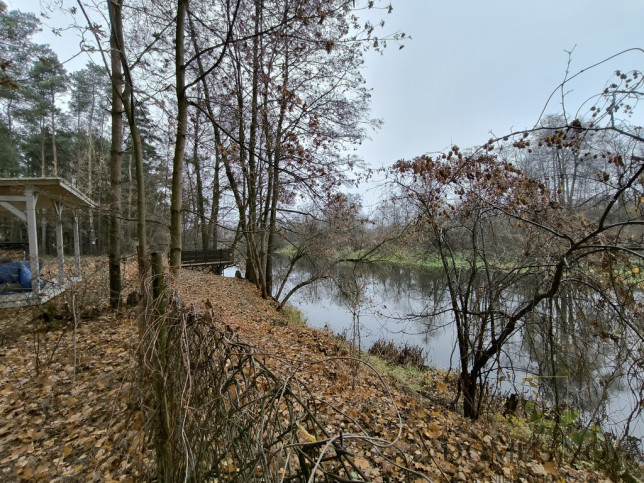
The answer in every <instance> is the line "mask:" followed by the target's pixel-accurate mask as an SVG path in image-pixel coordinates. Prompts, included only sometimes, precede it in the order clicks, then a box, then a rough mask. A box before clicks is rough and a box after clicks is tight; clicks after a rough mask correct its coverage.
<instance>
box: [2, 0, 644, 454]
mask: <svg viewBox="0 0 644 483" xmlns="http://www.w3.org/2000/svg"><path fill="white" fill-rule="evenodd" d="M377 8H379V9H380V12H381V13H382V16H383V17H384V16H386V15H387V14H388V13H389V12H390V10H391V8H390V7H389V6H387V5H384V6H383V5H380V4H379V3H378V2H375V3H374V2H372V1H368V2H364V4H363V3H361V2H354V1H343V0H298V1H286V0H275V1H271V2H262V1H257V0H256V1H247V0H237V1H231V0H222V1H196V0H178V1H177V2H176V4H173V5H171V6H168V5H152V4H150V2H146V1H132V2H128V3H120V4H119V3H115V2H100V3H93V2H87V1H80V0H79V1H78V2H77V3H76V4H75V5H74V6H71V7H69V8H68V11H69V12H70V13H71V14H72V15H73V16H74V18H75V19H76V23H75V27H74V28H77V29H78V32H79V34H80V35H81V37H82V39H83V40H82V43H81V46H82V48H83V49H84V50H87V51H90V52H94V53H95V55H94V59H95V61H94V62H93V63H90V64H88V65H87V67H86V68H84V69H82V70H79V71H76V72H73V73H67V72H66V71H65V69H64V67H63V66H62V65H61V64H60V61H59V59H58V57H57V55H56V53H54V52H53V51H51V49H49V48H48V47H47V46H43V45H37V44H35V43H33V42H32V41H31V38H32V37H33V35H34V33H35V32H36V31H37V29H38V28H40V27H39V22H38V20H37V18H36V17H35V16H34V15H32V14H27V13H22V12H19V11H15V10H12V11H9V10H8V9H7V8H6V6H5V5H4V4H1V3H0V29H1V30H2V32H1V34H2V35H0V39H2V40H0V65H1V67H2V77H1V78H0V104H1V105H2V112H1V113H0V140H1V141H0V142H2V144H3V146H6V147H7V148H6V149H3V150H2V152H1V153H0V175H1V176H4V177H16V176H21V177H26V176H61V177H63V178H65V179H67V180H68V181H70V182H71V183H72V184H73V185H74V186H77V187H80V188H82V189H83V191H84V192H86V193H87V194H88V195H89V196H90V197H91V198H92V199H93V200H95V201H96V202H97V203H99V204H100V206H101V209H100V210H97V211H96V212H94V213H92V214H91V215H90V216H88V218H87V219H86V220H85V226H84V229H83V233H84V237H83V239H84V250H85V252H86V253H92V254H94V253H100V254H104V253H107V254H108V255H109V259H110V287H111V288H110V291H111V296H112V297H111V298H112V306H113V307H117V306H118V305H119V304H120V303H121V300H122V298H123V297H122V293H121V291H122V287H121V283H122V282H121V274H120V270H121V269H120V261H121V259H122V257H123V255H124V254H126V253H133V252H137V254H138V258H139V271H140V275H141V279H144V278H145V277H146V276H147V273H148V270H149V262H148V258H149V254H150V252H152V251H158V250H163V251H167V252H169V257H170V266H171V268H172V269H173V271H174V273H175V274H176V273H178V272H177V269H178V267H179V266H180V262H181V249H182V248H186V249H188V248H199V249H207V248H215V247H222V246H225V247H228V246H233V247H235V248H236V249H237V252H238V254H239V257H240V264H241V265H243V268H244V274H245V277H246V278H247V279H248V280H249V281H251V282H252V283H254V284H256V285H257V287H258V288H259V289H260V292H261V294H262V296H263V297H265V298H271V297H272V298H275V299H276V300H277V301H278V303H279V304H280V306H282V305H283V304H284V303H285V302H286V301H287V300H288V299H289V298H290V296H291V295H292V293H293V292H294V291H295V290H297V289H299V288H300V287H302V286H304V285H306V284H310V283H313V282H315V281H316V280H319V279H321V278H326V277H330V276H332V274H333V269H334V267H336V266H337V265H338V264H340V263H351V264H359V263H362V262H366V261H371V262H373V261H378V260H392V259H396V258H400V257H401V256H403V257H404V258H406V259H410V258H411V259H413V262H414V263H420V262H422V261H426V260H433V261H435V262H437V263H438V265H439V266H440V267H441V268H442V270H443V272H444V274H445V276H446V277H447V290H448V294H449V302H448V303H447V304H446V305H445V306H435V307H430V308H429V310H428V311H427V313H424V314H417V315H422V316H423V317H426V318H427V319H428V320H429V321H430V323H431V319H432V317H435V316H437V315H438V314H440V313H444V312H446V311H447V312H449V313H451V314H452V316H453V318H454V321H455V324H456V327H457V334H458V337H457V338H458V340H457V350H458V354H459V364H460V367H459V380H460V383H459V392H458V396H457V400H460V401H462V404H463V413H464V415H466V416H468V417H471V418H474V419H475V418H477V417H478V415H479V410H480V406H481V404H482V403H483V402H484V395H485V393H484V390H482V388H483V387H484V386H482V382H483V381H484V378H485V375H486V374H487V373H489V371H491V370H493V368H494V367H495V364H497V362H498V358H499V355H500V354H501V353H503V351H504V350H505V348H506V345H507V343H508V341H509V340H510V338H511V337H512V335H513V334H515V333H517V331H520V330H522V329H523V328H525V327H537V329H538V331H539V337H540V338H541V339H543V341H544V344H545V345H544V347H545V348H546V350H545V354H542V355H541V356H542V360H543V363H542V365H541V368H540V370H541V371H542V372H541V374H540V376H544V377H556V376H557V375H558V374H561V373H562V371H563V372H565V371H568V372H570V371H574V370H576V369H577V370H579V367H578V366H575V365H576V364H580V362H579V361H583V358H579V357H571V354H577V355H579V354H580V353H583V351H584V346H580V345H578V344H577V343H576V342H575V337H574V336H572V335H571V334H575V332H578V333H579V332H584V333H587V335H588V337H589V338H590V339H591V340H593V341H594V343H595V344H596V346H597V350H598V351H600V352H601V353H602V354H606V357H608V358H610V360H611V361H612V362H613V364H612V366H611V367H610V370H609V371H608V372H607V373H606V372H602V371H604V368H601V369H597V368H592V367H590V368H588V367H584V369H585V370H586V369H588V370H590V371H596V375H597V377H598V382H597V384H598V387H596V388H595V390H596V391H598V393H599V394H600V395H601V394H602V393H603V392H604V391H607V388H608V387H609V386H610V384H609V383H610V381H617V380H618V379H619V380H623V379H621V378H624V377H625V378H626V379H625V380H626V381H627V382H626V384H627V385H628V386H629V387H630V388H631V390H632V392H633V394H634V396H635V398H636V400H637V401H639V406H636V407H634V408H633V412H632V413H631V419H632V420H635V419H636V418H641V412H642V401H643V400H644V393H643V391H644V385H643V384H642V381H643V380H644V374H643V370H642V367H643V362H642V361H643V360H644V321H643V319H642V315H643V314H642V308H643V304H642V297H641V289H642V280H641V268H642V253H643V252H642V249H643V246H642V243H643V241H644V240H643V238H642V237H643V235H644V233H643V231H642V224H643V222H642V214H643V213H642V210H643V206H642V204H643V203H644V193H643V187H644V178H643V171H644V153H643V150H642V142H643V141H644V137H643V135H642V131H641V128H640V126H638V125H637V122H634V121H633V119H635V120H636V119H637V111H636V107H637V102H638V100H639V98H640V96H641V95H642V93H641V87H642V82H643V80H642V75H641V73H640V72H638V71H632V72H616V73H615V75H614V78H612V79H609V80H608V82H607V84H606V85H605V86H599V88H598V89H597V95H596V96H594V97H592V98H591V99H589V100H588V101H587V102H586V104H584V105H583V106H581V107H580V106H567V105H566V103H565V99H566V94H565V93H566V85H567V82H568V79H569V78H572V77H575V76H576V75H572V74H571V76H570V77H569V78H566V79H565V80H564V81H563V82H562V84H561V85H560V86H559V89H558V90H556V91H555V92H556V93H557V95H559V93H560V94H561V97H562V110H561V112H559V113H557V114H552V115H542V117H541V119H540V121H539V122H538V123H537V125H536V126H535V127H534V128H533V129H530V130H526V131H521V132H515V133H509V134H508V135H507V136H502V137H499V138H493V139H490V140H489V141H488V143H486V144H485V145H483V146H476V147H467V148H464V147H459V146H454V147H452V149H451V150H449V151H448V152H445V153H441V154H438V155H431V156H430V155H422V156H419V157H417V158H415V159H412V160H401V161H398V162H397V163H395V164H393V165H392V166H391V168H390V169H388V180H389V181H388V185H387V188H386V191H387V192H388V194H389V196H387V197H386V199H383V201H382V203H381V204H379V205H378V207H376V208H375V209H374V210H373V212H371V213H365V212H364V211H363V210H362V209H361V206H360V200H359V199H355V198H353V197H351V196H347V195H346V194H344V193H345V192H346V187H347V186H353V185H355V184H356V183H358V182H359V181H360V180H361V179H366V178H368V177H369V176H370V173H369V170H368V166H366V165H364V162H363V161H362V160H359V159H357V158H356V157H355V156H353V155H351V154H347V153H350V152H351V147H352V146H354V145H355V144H357V143H359V142H360V141H361V140H363V139H364V137H365V136H366V135H367V133H368V130H369V129H371V128H373V127H376V126H377V125H378V121H376V120H373V119H371V118H370V115H369V110H368V107H369V94H368V90H367V89H366V87H365V81H364V79H363V78H362V75H361V73H360V67H361V65H362V62H363V54H364V52H365V49H383V48H385V47H386V44H387V43H389V44H393V45H395V46H399V45H402V44H401V42H403V41H404V39H405V36H404V34H402V33H398V34H392V35H390V36H387V35H385V34H381V35H379V32H381V31H382V30H383V29H382V25H383V24H381V23H378V22H373V23H372V22H370V21H365V20H362V17H361V15H362V13H363V12H364V11H367V10H373V9H377ZM61 28H62V26H61ZM633 50H635V51H639V50H640V49H633ZM580 74H581V73H580ZM580 74H579V75H580ZM392 161H393V160H392ZM9 230H15V228H10V229H9ZM14 234H15V232H14V233H10V232H7V233H6V234H4V235H5V236H9V235H14ZM278 249H282V252H283V253H285V254H286V255H287V256H288V257H289V263H290V267H291V268H292V267H294V266H295V264H296V263H298V262H299V261H302V260H305V261H307V262H309V263H310V264H311V265H312V266H313V267H314V270H313V271H311V272H310V278H309V279H307V280H303V281H300V282H298V284H296V285H295V286H292V285H289V284H288V283H287V282H288V277H289V275H290V273H291V269H288V268H287V269H286V270H284V271H283V272H280V273H279V276H277V275H278V274H276V270H275V267H274V264H273V254H274V253H275V252H276V250H278ZM354 273H356V277H355V279H354V280H348V281H347V280H343V281H342V283H343V284H344V290H345V291H346V293H347V296H348V297H349V298H350V299H351V300H353V301H354V302H353V303H354V304H355V305H356V306H357V305H358V304H359V303H360V302H361V295H362V292H361V290H362V289H361V284H360V280H359V272H354ZM528 282H529V283H530V286H531V290H529V291H523V292H521V296H517V292H518V291H517V287H523V286H525V285H526V284H527V283H528ZM563 327H565V329H566V330H565V331H564V330H563ZM600 376H601V377H600ZM562 390H563V389H562ZM560 403H561V404H560ZM565 403H566V402H565V401H560V400H559V392H557V393H556V394H555V404H554V406H555V408H558V407H559V406H561V408H562V409H561V411H564V407H565ZM557 410H558V409H557ZM562 414H563V413H557V412H555V419H556V420H557V421H559V419H560V418H561V417H562V416H561V415H562ZM629 422H630V421H629ZM627 427H628V426H627ZM590 428H591V424H589V425H588V428H587V429H588V431H590ZM591 433H592V431H590V433H588V434H591ZM627 433H628V431H627ZM582 439H583V437H582ZM580 448H581V444H579V449H580Z"/></svg>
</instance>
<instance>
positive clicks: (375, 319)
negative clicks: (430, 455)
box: [278, 265, 644, 438]
mask: <svg viewBox="0 0 644 483" xmlns="http://www.w3.org/2000/svg"><path fill="white" fill-rule="evenodd" d="M278 270H279V267H278ZM309 275H310V273H309V270H307V268H306V267H304V266H302V267H299V268H298V269H297V270H296V271H295V272H294V273H293V274H292V275H291V280H290V282H289V283H290V284H296V283H298V282H299V281H300V280H304V279H306V278H307V277H308V276H309ZM447 301H448V299H447V293H446V291H445V281H444V279H443V275H442V272H441V271H440V270H434V271H430V270H423V271H421V270H405V269H402V268H399V267H394V266H391V265H369V266H365V267H361V268H360V270H359V272H356V267H355V266H354V267H349V266H346V267H343V268H341V269H340V270H339V271H338V272H337V273H336V274H335V276H334V279H333V280H332V279H324V280H320V281H318V282H316V283H314V284H311V285H309V286H307V287H305V288H303V289H300V290H299V291H298V292H296V294H295V295H294V296H293V297H292V298H291V299H290V300H289V303H291V304H292V305H294V306H296V307H298V308H299V309H300V310H301V311H302V313H303V315H304V316H305V318H306V320H307V324H308V325H309V326H311V327H316V328H320V329H321V328H327V329H329V330H331V331H333V332H334V333H337V334H344V335H345V336H346V337H347V339H351V338H352V335H353V334H355V333H356V332H355V331H354V320H356V321H357V322H358V323H359V326H358V327H357V328H359V331H358V333H359V336H360V337H359V341H357V342H359V344H360V347H361V349H362V350H367V349H368V348H369V347H371V345H372V344H373V343H374V342H375V341H377V340H378V339H385V340H390V341H393V342H395V343H397V344H400V345H404V344H408V345H414V346H418V347H420V348H421V349H422V350H423V354H424V356H425V361H426V363H427V365H429V366H434V367H439V368H443V369H449V368H452V369H458V359H457V358H458V351H457V350H456V348H455V347H456V345H455V342H456V331H455V326H454V324H453V323H452V320H453V319H452V316H451V313H450V312H449V310H447V311H445V312H443V313H442V314H439V315H434V316H433V317H423V316H419V315H422V314H427V313H431V312H432V311H436V308H437V307H441V306H446V302H447ZM526 326H527V328H526V329H524V330H523V331H521V332H518V333H516V334H515V336H514V337H513V338H512V339H511V341H510V343H509V344H508V345H507V350H506V351H505V353H504V355H503V357H502V358H501V360H500V363H499V365H500V367H501V371H500V372H498V373H497V372H496V369H495V371H493V372H491V373H490V374H491V377H490V379H489V382H490V383H491V384H492V386H493V387H494V388H495V390H497V391H498V392H499V393H500V394H506V395H507V394H509V393H512V392H516V393H519V394H532V391H533V389H534V387H533V386H534V383H533V382H529V381H526V378H527V377H528V378H529V377H530V376H533V375H535V374H536V375H538V373H539V372H540V370H539V367H543V362H544V361H541V360H539V359H540V357H541V356H540V352H541V350H542V349H541V346H540V344H539V340H540V336H539V334H538V333H537V332H538V331H536V330H535V327H538V325H530V324H526ZM579 337H580V334H578V333H572V334H569V335H567V336H566V340H572V341H573V343H572V344H569V345H566V344H564V346H565V347H566V351H564V352H565V357H563V358H562V359H564V361H563V362H560V365H565V366H566V367H565V374H567V375H566V376H565V379H566V382H567V384H566V389H565V391H566V393H567V394H568V395H569V396H570V397H571V398H572V399H573V400H574V402H575V403H576V404H577V405H578V406H580V409H582V410H583V414H585V415H586V416H587V417H590V416H589V415H590V414H593V412H595V409H596V408H597V407H599V409H598V411H597V412H595V417H599V416H600V415H601V419H602V425H603V427H604V428H608V429H610V430H611V431H612V432H614V433H616V434H617V435H619V434H620V432H623V428H624V426H625V420H626V418H627V416H628V415H629V414H630V413H631V411H632V409H633V408H634V407H636V406H637V404H638V400H637V398H636V397H635V395H634V393H633V391H632V390H629V384H631V386H632V384H633V380H632V379H628V380H627V379H626V378H625V376H624V377H617V378H613V380H610V377H609V376H608V375H607V374H608V373H610V374H613V373H614V372H619V370H617V368H615V367H612V359H611V358H612V352H611V351H610V350H608V351H607V350H606V345H605V344H603V345H602V343H601V341H599V342H597V341H596V340H595V339H596V338H593V339H592V340H583V341H579V340H578V339H576V338H579ZM575 348H576V349H575ZM580 367H583V368H584V370H580V369H579V368H580ZM510 369H511V370H510ZM584 371H586V372H587V374H585V375H584V374H583V372H584ZM497 374H503V376H504V377H503V378H498V377H497ZM568 374H570V375H568ZM556 377H562V376H560V375H559V373H558V375H557V376H556ZM601 378H604V379H605V380H606V381H609V382H610V386H606V387H607V390H606V391H605V395H607V396H609V397H608V399H607V400H604V401H603V402H602V392H603V387H604V386H603V382H601V381H599V379H601ZM637 380H640V381H641V379H637ZM637 380H636V382H637ZM606 384H608V383H606ZM640 384H641V383H640ZM633 389H635V390H636V391H637V390H638V389H639V390H641V389H642V388H641V387H639V388H637V387H635V388H633ZM642 419H643V418H642V416H641V415H640V416H638V417H636V418H634V419H633V420H632V421H631V423H630V431H629V433H630V434H631V435H632V436H635V437H638V438H641V437H642V436H643V435H644V421H643V420H642Z"/></svg>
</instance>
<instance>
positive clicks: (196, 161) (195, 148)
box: [192, 94, 210, 250]
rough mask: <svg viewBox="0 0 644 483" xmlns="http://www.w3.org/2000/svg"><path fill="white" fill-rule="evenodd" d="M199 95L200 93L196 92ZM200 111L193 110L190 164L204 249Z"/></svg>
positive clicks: (206, 237) (206, 239) (207, 240)
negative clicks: (192, 167) (194, 178)
mask: <svg viewBox="0 0 644 483" xmlns="http://www.w3.org/2000/svg"><path fill="white" fill-rule="evenodd" d="M198 96H199V97H201V94H198ZM200 114H201V111H199V110H197V112H195V122H194V126H195V137H194V146H193V150H192V164H193V165H194V167H195V177H196V178H197V193H196V196H195V197H196V200H195V201H196V205H197V206H196V208H197V210H196V211H197V217H198V218H199V228H200V231H201V247H202V248H203V249H204V250H208V249H209V248H210V234H209V230H208V222H207V221H206V206H205V205H206V203H205V200H204V195H203V181H202V179H201V162H200V161H199V142H198V141H199V118H200Z"/></svg>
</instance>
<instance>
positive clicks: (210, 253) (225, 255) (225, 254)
mask: <svg viewBox="0 0 644 483" xmlns="http://www.w3.org/2000/svg"><path fill="white" fill-rule="evenodd" d="M234 264H235V254H234V252H233V250H232V249H230V248H220V249H218V250H183V251H182V252H181V266H182V267H184V268H206V269H208V268H209V269H211V270H212V271H213V272H215V273H218V274H221V273H222V272H223V271H224V269H225V268H226V267H230V266H232V265H234Z"/></svg>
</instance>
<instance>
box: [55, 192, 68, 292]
mask: <svg viewBox="0 0 644 483" xmlns="http://www.w3.org/2000/svg"><path fill="white" fill-rule="evenodd" d="M54 209H55V210H56V215H57V218H56V258H57V261H58V283H59V284H60V285H61V286H62V285H63V284H64V283H65V250H64V247H63V204H62V203H60V202H59V201H54Z"/></svg>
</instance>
